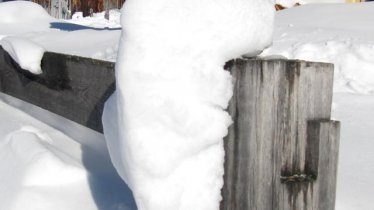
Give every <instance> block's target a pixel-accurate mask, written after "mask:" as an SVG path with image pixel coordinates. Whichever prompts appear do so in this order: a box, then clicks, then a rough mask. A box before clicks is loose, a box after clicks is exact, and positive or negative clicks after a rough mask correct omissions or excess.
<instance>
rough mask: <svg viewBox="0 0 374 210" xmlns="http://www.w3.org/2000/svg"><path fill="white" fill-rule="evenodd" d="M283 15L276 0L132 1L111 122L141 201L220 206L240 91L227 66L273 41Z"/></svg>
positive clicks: (120, 165)
mask: <svg viewBox="0 0 374 210" xmlns="http://www.w3.org/2000/svg"><path fill="white" fill-rule="evenodd" d="M273 16H274V5H273V1H267V0H266V1H264V0H238V1H232V2H230V4H227V1H226V0H219V1H204V2H202V1H199V0H191V1H186V2H183V1H174V0H169V1H154V2H152V3H151V2H149V1H146V0H143V1H142V0H128V1H126V3H125V6H124V7H123V9H122V20H121V23H122V29H123V33H122V37H121V44H120V49H119V55H118V60H117V63H116V84H117V92H116V93H115V94H114V95H113V96H112V98H111V99H110V100H109V101H108V102H107V104H106V108H105V113H104V116H103V123H104V133H105V136H106V140H107V143H108V147H109V151H110V154H111V157H112V161H113V163H114V165H115V167H116V169H117V171H118V172H119V174H120V175H121V177H122V178H123V179H124V180H125V181H126V183H127V184H128V185H129V187H130V188H131V189H132V191H133V193H134V197H135V200H136V203H137V206H138V208H139V209H140V210H160V209H162V210H190V209H194V210H217V209H219V203H220V200H221V192H220V189H221V188H222V186H223V171H224V170H223V161H224V151H223V137H224V136H225V135H226V134H227V128H228V126H229V125H230V124H231V118H230V116H229V115H228V113H227V112H226V111H224V109H225V108H226V107H227V105H228V102H229V99H230V98H231V96H232V84H231V76H230V74H229V73H228V72H227V71H225V70H224V69H223V66H224V64H225V62H226V61H228V60H229V59H232V58H236V57H238V56H240V55H243V54H256V53H258V52H261V51H262V50H263V49H264V48H265V47H266V46H268V45H269V44H270V43H271V40H272V37H271V36H272V28H273V27H272V26H273V25H272V24H273ZM181 23H183V24H181ZM227 26H230V27H227Z"/></svg>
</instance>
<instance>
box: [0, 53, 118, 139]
mask: <svg viewBox="0 0 374 210" xmlns="http://www.w3.org/2000/svg"><path fill="white" fill-rule="evenodd" d="M41 67H42V70H43V73H42V74H41V75H33V74H31V73H29V72H27V71H25V70H22V69H21V68H20V67H19V65H18V64H17V63H16V62H14V61H13V59H12V58H11V57H10V56H9V55H8V53H6V52H5V51H4V50H3V49H2V48H1V47H0V92H3V93H5V94H8V95H10V96H13V97H16V98H19V99H21V100H23V101H26V102H29V103H31V104H34V105H36V106H39V107H41V108H43V109H46V110H48V111H50V112H53V113H55V114H58V115H60V116H62V117H65V118H67V119H69V120H72V121H74V122H77V123H79V124H81V125H84V126H86V127H88V128H91V129H93V130H96V131H98V132H102V123H101V115H102V111H103V107H104V103H105V101H106V100H107V99H108V98H109V96H110V95H111V94H112V93H113V92H114V89H115V77H114V63H111V62H105V61H99V60H94V59H90V58H82V57H78V56H71V55H63V54H57V53H51V52H46V53H45V54H44V57H43V60H42V65H41Z"/></svg>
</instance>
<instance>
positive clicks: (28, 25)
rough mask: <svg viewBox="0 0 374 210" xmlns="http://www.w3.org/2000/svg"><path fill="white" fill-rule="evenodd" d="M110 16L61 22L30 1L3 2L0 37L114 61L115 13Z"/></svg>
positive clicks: (60, 51)
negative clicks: (20, 39) (10, 37)
mask: <svg viewBox="0 0 374 210" xmlns="http://www.w3.org/2000/svg"><path fill="white" fill-rule="evenodd" d="M111 17H112V19H111V20H110V21H108V20H105V19H104V16H103V15H101V14H97V15H96V16H95V17H94V18H92V20H91V21H89V20H90V19H88V18H84V19H79V18H78V19H75V20H70V21H64V20H58V19H54V18H52V17H50V16H49V15H48V14H47V13H46V11H45V10H44V9H43V8H42V7H41V6H39V5H38V4H35V3H32V2H27V1H12V2H4V3H1V4H0V38H2V37H5V36H12V37H18V38H24V39H28V40H30V41H31V42H33V43H35V44H37V45H39V46H41V47H42V48H44V49H45V50H46V51H51V52H58V53H64V54H71V55H78V56H83V57H89V58H95V59H101V60H108V61H115V59H116V56H117V49H118V41H119V37H120V33H121V30H120V28H119V27H120V25H119V23H118V19H119V12H118V11H116V10H113V11H111ZM116 18H117V22H116ZM94 22H96V23H95V24H94ZM93 43H94V44H93Z"/></svg>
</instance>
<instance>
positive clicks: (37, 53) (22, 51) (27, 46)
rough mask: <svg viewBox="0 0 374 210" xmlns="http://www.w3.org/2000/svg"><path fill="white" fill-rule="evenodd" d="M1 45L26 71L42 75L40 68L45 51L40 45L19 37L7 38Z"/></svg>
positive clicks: (2, 40)
mask: <svg viewBox="0 0 374 210" xmlns="http://www.w3.org/2000/svg"><path fill="white" fill-rule="evenodd" d="M0 45H1V46H2V47H3V49H4V50H5V51H7V52H8V53H9V55H10V56H11V57H12V58H13V59H14V60H15V61H16V62H17V63H18V64H19V65H20V67H21V68H22V69H24V70H28V71H30V72H31V73H33V74H41V73H42V69H41V67H40V64H41V61H42V58H43V55H44V52H45V49H44V48H43V47H41V46H39V45H38V44H36V43H34V42H32V41H30V40H27V39H24V38H18V37H9V36H8V37H5V38H3V39H1V41H0Z"/></svg>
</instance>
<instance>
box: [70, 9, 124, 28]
mask: <svg viewBox="0 0 374 210" xmlns="http://www.w3.org/2000/svg"><path fill="white" fill-rule="evenodd" d="M120 19H121V12H120V11H119V10H118V9H112V10H109V20H107V19H105V12H99V13H94V14H93V16H92V17H90V16H88V17H83V13H82V12H75V13H74V15H73V17H72V19H71V20H66V21H67V22H70V23H77V24H80V25H85V26H90V27H96V28H103V27H107V28H120V27H121V24H120Z"/></svg>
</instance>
